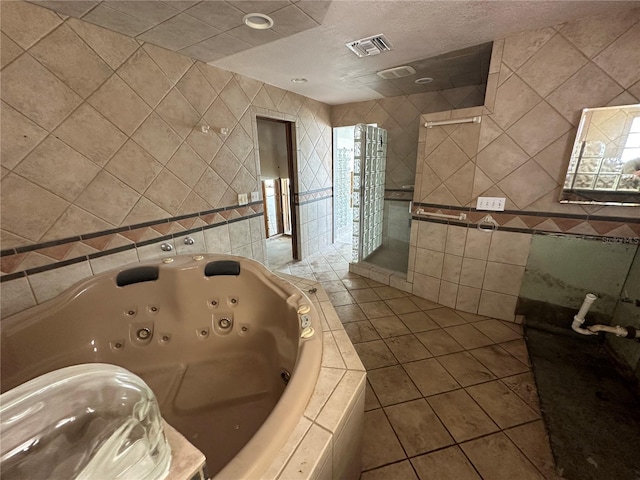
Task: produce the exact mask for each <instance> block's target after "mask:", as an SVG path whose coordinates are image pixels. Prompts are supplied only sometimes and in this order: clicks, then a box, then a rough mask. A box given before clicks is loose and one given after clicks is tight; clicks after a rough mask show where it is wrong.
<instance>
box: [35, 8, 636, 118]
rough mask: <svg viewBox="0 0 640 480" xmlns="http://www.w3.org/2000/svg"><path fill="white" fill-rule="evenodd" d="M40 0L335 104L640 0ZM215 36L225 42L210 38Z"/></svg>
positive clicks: (373, 94)
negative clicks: (435, 64)
mask: <svg viewBox="0 0 640 480" xmlns="http://www.w3.org/2000/svg"><path fill="white" fill-rule="evenodd" d="M34 3H37V4H39V5H43V6H47V7H48V8H52V9H54V10H57V11H59V12H61V13H65V14H67V15H72V16H76V17H81V18H83V19H84V20H87V21H89V22H92V23H99V24H101V25H103V26H105V27H107V28H110V29H112V30H116V31H119V32H121V33H125V34H127V35H130V36H135V37H136V38H138V39H140V40H145V41H148V42H150V43H156V44H158V45H161V46H165V47H167V48H170V49H172V50H177V51H180V52H181V53H184V54H186V55H189V56H192V57H194V58H198V59H200V60H204V61H207V62H209V63H211V64H212V65H215V66H218V67H221V68H224V69H227V70H231V71H233V72H238V73H241V74H243V75H246V76H249V77H252V78H255V79H258V80H261V81H263V82H266V83H269V84H272V85H276V86H278V87H281V88H285V89H287V90H292V91H294V92H297V93H300V94H302V95H306V96H308V97H311V98H314V99H316V100H320V101H323V102H326V103H329V104H334V105H335V104H342V103H348V102H354V101H363V100H370V99H375V98H382V97H383V96H384V95H383V94H381V93H380V92H379V91H376V89H374V88H371V86H368V85H366V84H363V82H362V81H361V79H362V77H366V76H369V75H371V74H375V72H376V71H379V70H383V69H386V68H391V67H395V66H398V65H404V64H411V63H412V62H415V61H417V60H418V59H425V58H430V57H436V56H438V55H442V54H445V53H447V52H452V51H455V50H459V49H464V48H468V47H470V46H473V45H480V44H483V43H486V42H491V41H493V40H495V39H498V38H503V37H505V36H507V35H510V34H513V33H517V32H520V31H523V30H529V29H534V28H540V27H547V26H551V25H556V24H559V23H562V22H565V21H567V20H571V19H575V18H580V17H586V16H591V15H598V14H601V13H604V12H610V11H613V10H615V11H619V10H624V9H631V8H634V7H637V5H638V2H637V1H598V0H579V1H566V0H549V1H543V0H515V1H511V0H467V1H463V0H445V1H431V0H419V1H405V0H386V1H375V0H362V1H358V0H334V1H333V2H327V1H321V0H300V1H295V0H291V1H289V0H262V1H260V0H256V1H233V2H231V1H230V2H223V1H219V0H205V1H200V2H199V1H185V0H174V1H172V0H165V1H163V2H160V1H157V0H154V1H150V0H147V1H115V0H105V1H88V0H74V1H69V0H67V1H64V0H60V1H38V2H34ZM236 10H237V11H241V12H247V11H250V10H251V11H258V12H266V13H269V14H270V15H271V16H272V17H273V18H274V20H275V25H274V28H273V30H269V31H266V32H258V33H256V32H250V33H247V32H246V31H243V30H248V29H246V27H241V28H239V29H238V25H237V20H229V19H232V18H237V15H238V14H237V13H236V12H235V11H236ZM141 12H143V13H141ZM221 12H222V13H221ZM224 12H231V13H233V14H234V15H235V16H234V15H231V14H229V15H226V13H224ZM96 19H99V21H100V22H102V23H100V22H99V21H98V20H96ZM259 33H264V35H265V36H262V35H258V34H259ZM379 33H384V34H385V35H386V37H387V38H388V39H389V41H390V42H391V43H392V45H393V47H394V49H393V51H391V52H385V53H383V54H381V55H377V56H373V57H365V58H358V57H356V56H355V55H354V54H353V53H352V52H351V51H349V50H348V49H347V48H346V47H345V45H344V44H345V43H347V42H349V41H352V40H357V39H360V38H363V37H367V36H371V35H376V34H379ZM216 36H218V37H219V38H218V40H217V41H215V42H214V41H213V40H211V39H212V38H214V37H216ZM267 36H269V37H268V41H265V38H267ZM161 42H164V45H163V44H162V43H161ZM241 50H242V51H241ZM297 77H305V78H308V79H309V82H308V83H306V84H293V83H291V79H292V78H297Z"/></svg>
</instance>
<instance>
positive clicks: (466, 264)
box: [460, 257, 487, 288]
mask: <svg viewBox="0 0 640 480" xmlns="http://www.w3.org/2000/svg"><path fill="white" fill-rule="evenodd" d="M486 266H487V262H486V261H485V260H478V259H475V258H468V257H465V258H464V259H463V260H462V267H461V270H460V285H466V286H468V287H476V288H480V287H482V281H483V280H484V271H485V268H486Z"/></svg>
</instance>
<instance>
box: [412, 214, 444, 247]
mask: <svg viewBox="0 0 640 480" xmlns="http://www.w3.org/2000/svg"><path fill="white" fill-rule="evenodd" d="M417 225H418V240H417V242H418V243H417V245H418V247H420V248H427V249H429V250H435V251H438V252H444V249H445V244H446V238H447V225H446V224H443V223H433V222H422V221H420V222H418V224H417Z"/></svg>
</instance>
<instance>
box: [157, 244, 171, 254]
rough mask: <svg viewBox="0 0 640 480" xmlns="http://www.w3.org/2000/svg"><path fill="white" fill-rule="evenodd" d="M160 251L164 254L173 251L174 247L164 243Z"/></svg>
mask: <svg viewBox="0 0 640 480" xmlns="http://www.w3.org/2000/svg"><path fill="white" fill-rule="evenodd" d="M160 249H161V250H162V251H163V252H170V251H171V250H173V245H171V244H170V243H163V244H162V245H160Z"/></svg>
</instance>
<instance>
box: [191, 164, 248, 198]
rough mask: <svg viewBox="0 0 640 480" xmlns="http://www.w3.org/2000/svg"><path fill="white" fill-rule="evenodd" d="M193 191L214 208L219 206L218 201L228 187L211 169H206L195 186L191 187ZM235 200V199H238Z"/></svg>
mask: <svg viewBox="0 0 640 480" xmlns="http://www.w3.org/2000/svg"><path fill="white" fill-rule="evenodd" d="M193 190H194V192H196V193H197V194H198V195H200V197H201V198H202V199H203V200H205V201H206V202H207V203H208V204H209V205H211V206H212V207H214V208H215V207H218V206H220V205H219V204H220V200H221V199H222V196H223V194H224V193H225V190H228V187H227V185H226V183H225V182H224V180H223V179H222V178H221V177H220V176H219V175H218V174H217V173H216V172H214V171H213V169H211V168H207V169H206V170H205V172H204V173H203V174H202V177H200V180H199V181H198V183H197V184H196V186H195V187H193ZM234 195H235V194H234ZM235 198H236V199H237V198H238V197H235ZM233 203H235V202H233Z"/></svg>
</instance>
